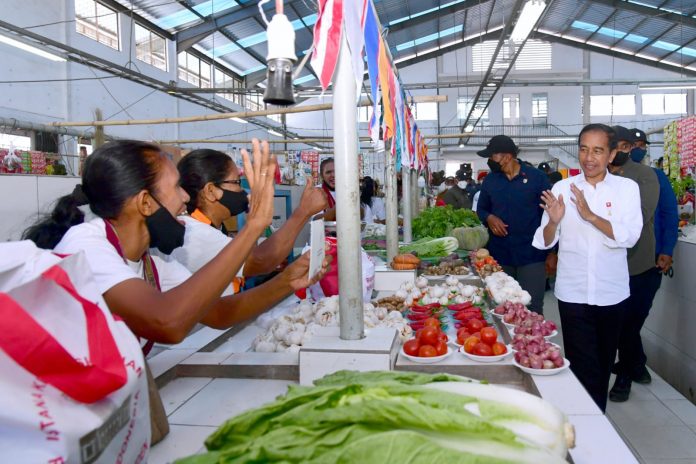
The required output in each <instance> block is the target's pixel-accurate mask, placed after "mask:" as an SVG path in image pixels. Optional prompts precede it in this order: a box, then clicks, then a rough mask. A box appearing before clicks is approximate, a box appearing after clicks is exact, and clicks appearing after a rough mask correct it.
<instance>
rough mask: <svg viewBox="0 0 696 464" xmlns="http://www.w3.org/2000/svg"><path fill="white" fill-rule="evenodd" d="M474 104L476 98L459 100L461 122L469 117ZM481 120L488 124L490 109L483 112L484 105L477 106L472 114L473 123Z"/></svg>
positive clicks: (458, 113) (458, 107)
mask: <svg viewBox="0 0 696 464" xmlns="http://www.w3.org/2000/svg"><path fill="white" fill-rule="evenodd" d="M473 102H474V97H459V98H458V99H457V115H458V116H459V119H460V120H461V121H463V120H465V119H466V117H467V116H468V115H469V111H471V104H472V103H473ZM479 118H480V120H481V122H488V108H486V110H485V111H483V105H476V107H474V112H473V113H472V114H471V120H472V121H476V120H477V119H479Z"/></svg>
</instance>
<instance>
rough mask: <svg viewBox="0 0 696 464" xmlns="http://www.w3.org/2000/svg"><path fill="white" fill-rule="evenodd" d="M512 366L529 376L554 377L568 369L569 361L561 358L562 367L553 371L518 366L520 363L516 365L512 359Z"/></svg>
mask: <svg viewBox="0 0 696 464" xmlns="http://www.w3.org/2000/svg"><path fill="white" fill-rule="evenodd" d="M512 364H514V365H515V366H517V367H519V368H520V369H522V371H524V372H526V373H527V374H530V375H556V374H559V373H561V372H563V371H564V370H566V369H568V368H569V367H570V361H568V360H567V359H566V358H563V365H562V366H561V367H557V368H555V369H532V368H531V367H524V366H522V365H520V363H518V362H517V361H516V360H515V358H512Z"/></svg>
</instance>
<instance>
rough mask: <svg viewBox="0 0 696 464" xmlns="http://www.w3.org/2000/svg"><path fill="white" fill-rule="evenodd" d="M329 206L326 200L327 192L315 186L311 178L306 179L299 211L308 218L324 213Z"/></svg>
mask: <svg viewBox="0 0 696 464" xmlns="http://www.w3.org/2000/svg"><path fill="white" fill-rule="evenodd" d="M328 206H329V202H328V200H327V199H326V192H324V190H323V189H321V188H318V187H315V186H314V179H313V178H312V177H311V176H309V177H307V179H306V185H305V189H304V191H303V192H302V198H300V205H299V208H298V209H299V210H300V211H301V212H302V213H303V214H304V215H305V216H307V217H311V216H314V215H315V214H317V213H319V212H321V211H324V210H325V209H326V208H327V207H328Z"/></svg>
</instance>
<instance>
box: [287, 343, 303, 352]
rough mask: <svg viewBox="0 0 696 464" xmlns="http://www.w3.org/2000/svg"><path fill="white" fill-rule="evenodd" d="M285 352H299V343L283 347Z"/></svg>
mask: <svg viewBox="0 0 696 464" xmlns="http://www.w3.org/2000/svg"><path fill="white" fill-rule="evenodd" d="M285 352H286V353H299V352H300V346H299V345H290V346H289V347H287V348H285Z"/></svg>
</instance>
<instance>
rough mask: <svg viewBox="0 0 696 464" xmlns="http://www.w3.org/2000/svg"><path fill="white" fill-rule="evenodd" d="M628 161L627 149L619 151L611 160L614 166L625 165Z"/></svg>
mask: <svg viewBox="0 0 696 464" xmlns="http://www.w3.org/2000/svg"><path fill="white" fill-rule="evenodd" d="M626 161H628V153H627V152H625V151H619V152H617V153H616V156H615V157H614V159H613V160H612V162H611V165H612V166H617V167H618V166H623V165H624V164H626Z"/></svg>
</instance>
